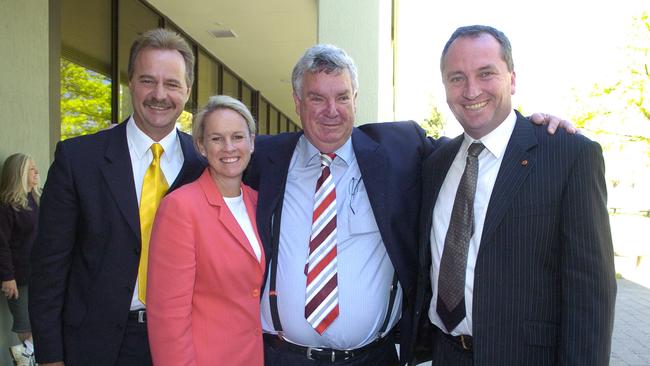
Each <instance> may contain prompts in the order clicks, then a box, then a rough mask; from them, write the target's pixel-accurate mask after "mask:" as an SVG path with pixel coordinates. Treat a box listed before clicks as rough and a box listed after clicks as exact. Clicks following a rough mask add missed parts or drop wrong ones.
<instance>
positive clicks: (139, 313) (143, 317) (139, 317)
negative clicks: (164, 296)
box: [128, 309, 147, 323]
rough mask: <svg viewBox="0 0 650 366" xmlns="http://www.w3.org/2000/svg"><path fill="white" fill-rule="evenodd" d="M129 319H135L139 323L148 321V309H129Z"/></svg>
mask: <svg viewBox="0 0 650 366" xmlns="http://www.w3.org/2000/svg"><path fill="white" fill-rule="evenodd" d="M128 319H129V320H135V321H137V322H138V323H146V322H147V311H146V310H145V309H141V310H131V311H129V317H128Z"/></svg>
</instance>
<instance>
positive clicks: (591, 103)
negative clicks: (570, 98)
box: [572, 12, 650, 153]
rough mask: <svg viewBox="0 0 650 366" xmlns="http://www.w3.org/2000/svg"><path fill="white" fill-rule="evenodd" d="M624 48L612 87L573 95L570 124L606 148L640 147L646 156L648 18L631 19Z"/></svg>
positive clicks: (649, 137) (649, 149)
mask: <svg viewBox="0 0 650 366" xmlns="http://www.w3.org/2000/svg"><path fill="white" fill-rule="evenodd" d="M630 33H631V34H630V37H629V39H630V43H629V44H628V45H627V47H626V58H625V59H626V63H627V64H626V65H624V67H623V68H622V70H621V75H620V77H619V78H618V80H617V81H615V82H613V83H596V84H594V85H593V86H592V87H591V90H588V91H587V92H580V91H577V92H576V94H577V97H576V104H575V106H576V108H575V111H574V113H573V116H572V118H573V120H574V121H575V123H576V125H577V126H578V127H580V128H582V129H585V130H587V131H590V132H591V133H594V134H595V135H597V136H598V138H599V140H600V139H602V140H603V141H604V142H605V143H606V144H607V145H608V146H607V147H614V146H613V145H615V144H616V143H617V141H618V143H623V142H625V143H629V142H632V143H637V142H640V143H643V144H644V145H645V146H646V153H650V72H649V67H648V55H649V53H650V18H649V17H648V13H647V12H643V13H642V14H641V15H640V16H638V17H634V18H633V22H632V30H631V32H630Z"/></svg>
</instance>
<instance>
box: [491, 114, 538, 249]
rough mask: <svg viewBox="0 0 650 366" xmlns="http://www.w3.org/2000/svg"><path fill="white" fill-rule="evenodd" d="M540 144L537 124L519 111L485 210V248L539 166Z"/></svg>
mask: <svg viewBox="0 0 650 366" xmlns="http://www.w3.org/2000/svg"><path fill="white" fill-rule="evenodd" d="M536 145H537V138H536V137H535V134H534V131H533V126H532V125H531V124H530V122H529V121H527V120H526V119H525V118H524V117H522V116H521V115H520V114H519V113H518V112H517V123H516V124H515V128H514V130H513V131H512V135H511V137H510V141H509V142H508V146H507V147H506V151H505V153H504V155H503V161H502V162H501V167H500V168H499V174H498V175H497V179H496V181H495V182H494V188H493V189H492V196H491V197H490V203H489V205H488V209H487V212H486V214H485V223H484V224H483V234H482V237H481V250H482V249H483V245H484V244H483V243H489V241H490V240H491V236H492V235H493V234H494V231H495V229H496V228H497V226H498V225H499V223H500V222H501V220H502V219H503V216H504V215H505V213H506V212H507V210H508V207H510V205H511V203H512V200H513V198H514V196H515V195H516V193H517V191H519V188H520V187H521V185H522V183H523V182H524V181H525V180H526V177H527V176H528V174H529V173H530V171H531V169H533V168H534V166H535V161H536V155H535V154H534V147H535V146H536Z"/></svg>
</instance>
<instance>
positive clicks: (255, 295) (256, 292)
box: [251, 289, 260, 297]
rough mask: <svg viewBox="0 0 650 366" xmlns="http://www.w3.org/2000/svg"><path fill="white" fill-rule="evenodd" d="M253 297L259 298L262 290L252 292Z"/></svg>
mask: <svg viewBox="0 0 650 366" xmlns="http://www.w3.org/2000/svg"><path fill="white" fill-rule="evenodd" d="M251 296H252V297H259V296H260V290H259V289H253V291H252V292H251Z"/></svg>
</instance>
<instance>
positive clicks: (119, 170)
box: [29, 123, 204, 366]
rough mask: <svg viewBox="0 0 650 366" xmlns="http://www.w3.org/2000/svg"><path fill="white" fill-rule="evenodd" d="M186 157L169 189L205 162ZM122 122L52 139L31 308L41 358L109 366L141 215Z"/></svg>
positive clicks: (127, 298) (186, 147)
mask: <svg viewBox="0 0 650 366" xmlns="http://www.w3.org/2000/svg"><path fill="white" fill-rule="evenodd" d="M179 138H180V143H181V148H182V150H183V155H184V158H185V161H184V163H183V167H182V168H181V171H180V173H179V174H178V177H177V178H176V180H175V181H174V182H173V184H171V186H170V191H171V190H173V189H175V188H176V187H178V186H180V185H182V184H184V183H187V182H190V181H193V180H195V179H196V178H197V177H198V176H199V175H200V174H201V172H202V170H203V167H204V163H203V161H202V160H201V159H200V157H199V155H198V154H197V153H196V152H195V151H194V147H193V145H192V141H191V137H190V136H189V135H187V134H184V133H180V132H179ZM138 212H139V211H138V202H137V198H136V191H135V187H134V183H133V169H132V167H131V159H130V156H129V149H128V146H127V139H126V123H121V124H120V125H118V126H116V127H115V128H112V129H110V130H106V131H101V132H99V133H96V134H93V135H88V136H82V137H78V138H73V139H70V140H66V141H62V142H59V143H58V144H57V148H56V152H55V157H54V162H53V163H52V166H51V167H50V170H49V173H48V177H47V182H46V183H45V188H44V190H43V196H42V199H41V211H40V227H39V233H38V236H37V239H36V242H35V244H34V249H33V251H32V266H33V272H32V277H31V282H30V285H29V310H30V311H29V312H30V319H31V324H32V327H33V333H34V341H35V349H36V358H37V361H38V362H39V363H45V362H53V361H61V360H65V364H66V366H75V365H83V366H86V365H114V364H115V361H116V358H117V355H118V352H119V349H120V344H121V342H122V337H123V335H124V330H125V325H126V321H127V316H128V313H129V307H130V304H131V298H132V296H133V289H134V286H135V280H136V277H137V272H138V264H139V260H140V219H139V213H138Z"/></svg>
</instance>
